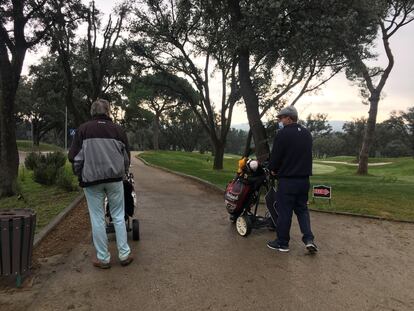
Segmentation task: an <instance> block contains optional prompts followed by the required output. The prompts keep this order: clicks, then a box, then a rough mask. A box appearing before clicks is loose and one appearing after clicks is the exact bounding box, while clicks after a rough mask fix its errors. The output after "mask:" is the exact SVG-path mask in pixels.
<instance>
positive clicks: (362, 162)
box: [357, 95, 379, 175]
mask: <svg viewBox="0 0 414 311" xmlns="http://www.w3.org/2000/svg"><path fill="white" fill-rule="evenodd" d="M378 102H379V95H378V96H373V97H372V99H371V100H370V109H369V114H368V120H367V127H366V128H365V133H364V140H363V141H362V147H361V151H360V153H359V163H358V170H357V174H358V175H367V174H368V157H369V151H370V148H371V145H372V142H373V140H374V135H375V125H376V123H377V113H378Z"/></svg>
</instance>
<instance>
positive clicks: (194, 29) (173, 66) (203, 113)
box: [133, 0, 240, 169]
mask: <svg viewBox="0 0 414 311" xmlns="http://www.w3.org/2000/svg"><path fill="white" fill-rule="evenodd" d="M142 2H143V5H141V6H139V7H137V9H136V10H135V12H136V16H137V19H136V21H135V24H134V27H133V32H134V33H135V34H136V35H137V36H138V37H140V39H139V40H136V41H135V42H134V43H133V48H134V51H135V54H136V55H137V56H140V57H142V58H144V59H145V60H146V61H147V62H148V64H149V65H150V66H151V68H152V69H153V70H156V71H161V72H164V73H170V74H178V75H181V76H183V77H185V78H186V79H188V81H190V82H191V84H192V85H193V86H194V88H195V89H196V92H197V97H198V100H197V101H196V102H194V101H188V103H190V107H191V108H192V109H193V111H194V113H195V114H196V115H197V117H198V119H199V122H200V123H201V124H202V125H203V128H204V130H205V131H206V133H208V135H209V137H210V140H211V144H212V146H213V148H214V164H213V168H214V169H222V168H223V156H224V147H225V144H226V138H227V134H228V132H229V130H230V124H231V118H232V114H233V108H234V106H235V104H236V103H237V101H238V100H239V98H240V93H239V87H238V83H237V75H236V65H237V62H236V59H235V56H234V55H232V54H231V53H228V49H227V48H226V43H225V42H223V41H222V40H221V39H220V38H221V36H222V35H223V34H224V33H225V32H226V29H225V27H224V26H225V24H223V19H222V18H221V17H222V16H223V15H217V14H203V13H204V12H205V11H204V9H205V8H206V7H209V5H208V4H209V3H208V2H206V1H191V2H190V1H176V0H173V1H166V0H164V1H163V0H155V1H153V0H145V1H142ZM212 74H217V75H219V76H220V77H221V93H222V96H221V101H220V102H219V105H218V107H219V109H217V110H218V111H217V110H216V105H215V104H214V102H213V99H212V97H211V91H210V89H211V86H212V82H211V75H212Z"/></svg>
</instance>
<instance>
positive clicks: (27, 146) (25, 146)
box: [17, 140, 63, 152]
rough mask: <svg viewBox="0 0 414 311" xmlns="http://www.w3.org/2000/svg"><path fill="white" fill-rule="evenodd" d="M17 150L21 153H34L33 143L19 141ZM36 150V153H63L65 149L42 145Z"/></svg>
mask: <svg viewBox="0 0 414 311" xmlns="http://www.w3.org/2000/svg"><path fill="white" fill-rule="evenodd" d="M17 149H18V150H19V151H23V152H31V151H33V146H32V141H30V140H18V141H17ZM34 150H35V151H63V148H61V147H58V146H55V145H50V144H44V143H40V144H39V148H34Z"/></svg>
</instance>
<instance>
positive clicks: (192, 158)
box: [139, 151, 414, 221]
mask: <svg viewBox="0 0 414 311" xmlns="http://www.w3.org/2000/svg"><path fill="white" fill-rule="evenodd" d="M139 156H140V157H142V158H143V159H144V160H146V161H148V162H149V163H152V164H155V165H158V166H163V167H166V168H168V169H171V170H174V171H179V172H183V173H185V174H189V175H193V176H196V177H199V178H202V179H204V180H207V181H209V182H211V183H213V184H215V185H217V186H219V187H221V188H223V189H224V187H225V186H226V184H227V182H228V181H229V180H231V179H232V177H233V176H234V174H235V171H236V169H237V160H238V156H229V155H226V157H225V159H224V169H223V170H222V171H214V170H212V161H213V158H212V156H211V155H209V154H205V155H200V154H198V153H186V152H168V151H159V152H144V153H142V154H140V155H139ZM352 159H353V157H335V158H329V159H326V160H330V161H345V162H351V161H352ZM375 162H392V164H387V165H383V166H375V167H370V168H369V173H370V175H369V176H357V175H356V174H355V171H356V167H354V166H349V165H344V164H331V163H327V164H324V163H323V161H318V162H317V163H314V176H312V178H311V182H312V184H313V185H316V184H325V185H330V186H332V193H333V199H332V204H331V205H329V204H327V201H323V200H317V201H316V203H313V202H311V203H310V206H311V208H314V209H321V210H332V211H342V212H351V213H356V214H364V215H372V216H380V217H384V218H388V219H395V220H411V221H414V159H412V158H395V159H394V158H382V159H381V158H378V159H375Z"/></svg>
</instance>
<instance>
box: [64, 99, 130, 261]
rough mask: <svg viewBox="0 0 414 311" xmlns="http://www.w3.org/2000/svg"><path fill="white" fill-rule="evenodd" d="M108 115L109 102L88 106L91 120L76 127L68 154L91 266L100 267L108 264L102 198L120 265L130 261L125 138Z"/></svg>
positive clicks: (127, 163) (101, 101) (98, 101)
mask: <svg viewBox="0 0 414 311" xmlns="http://www.w3.org/2000/svg"><path fill="white" fill-rule="evenodd" d="M109 114H110V105H109V102H108V101H106V100H103V99H98V100H96V101H95V102H94V103H93V104H92V106H91V115H92V120H91V121H88V122H86V123H84V124H82V125H81V126H79V128H78V130H77V131H76V134H75V138H74V140H73V142H72V146H71V148H70V150H69V154H68V158H69V161H70V162H72V165H73V170H74V172H75V174H76V175H77V176H78V178H79V184H80V186H81V187H83V190H84V192H85V197H86V201H87V203H88V210H89V215H90V219H91V224H92V237H93V243H94V246H95V249H96V258H97V260H95V261H94V262H93V265H94V266H95V267H98V268H102V269H107V268H110V267H111V265H110V259H111V257H110V253H109V251H108V238H107V235H106V230H105V212H104V200H105V197H107V198H108V204H109V209H110V213H111V217H112V222H113V224H114V228H115V234H116V243H117V247H118V257H119V260H120V262H121V265H123V266H126V265H129V264H130V263H131V262H132V260H133V258H132V257H131V255H130V253H131V250H130V248H129V245H128V241H127V232H126V227H125V218H124V217H125V202H124V188H123V183H122V179H123V177H124V176H125V173H126V172H127V171H128V167H129V163H130V153H129V146H128V139H127V136H126V134H125V132H124V130H123V129H122V128H121V127H120V126H119V125H118V124H115V123H113V122H112V120H111V118H110V117H109Z"/></svg>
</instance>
